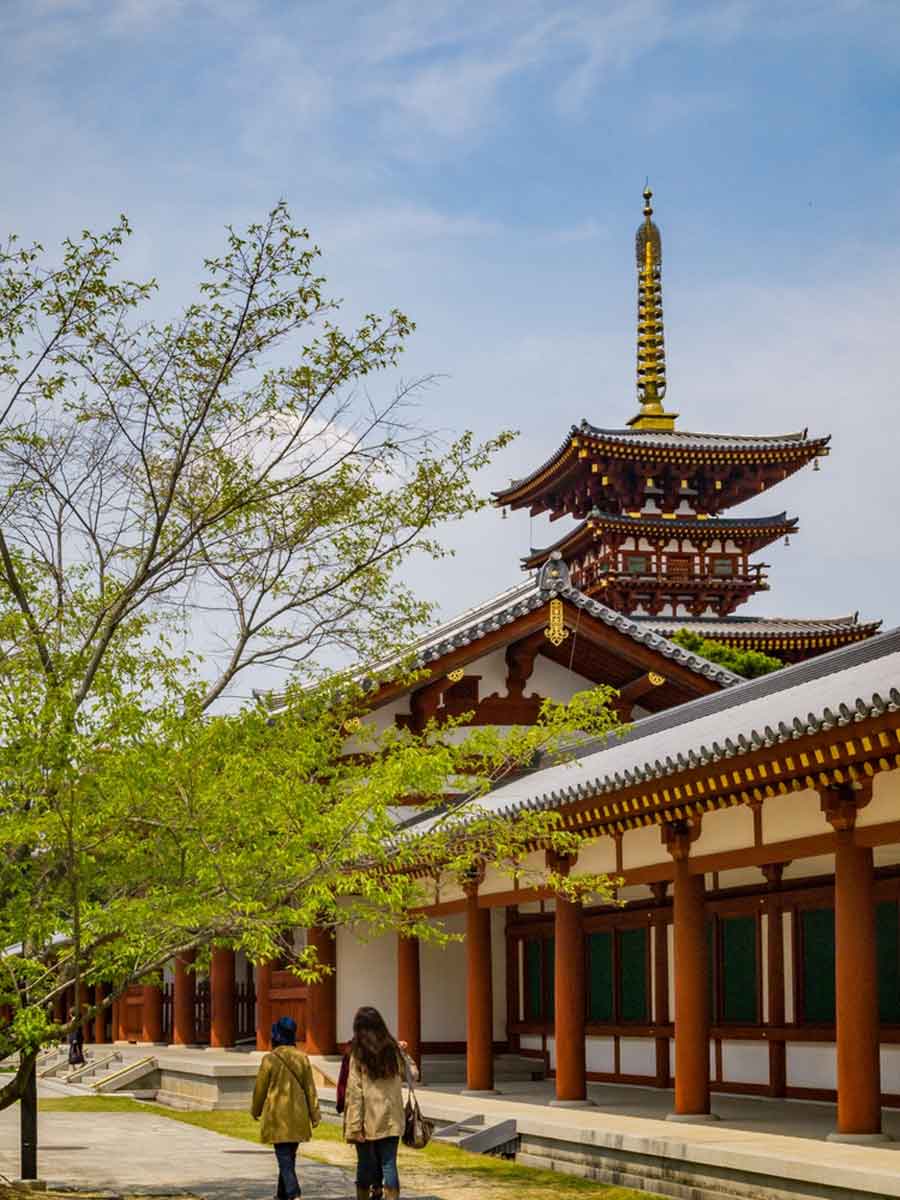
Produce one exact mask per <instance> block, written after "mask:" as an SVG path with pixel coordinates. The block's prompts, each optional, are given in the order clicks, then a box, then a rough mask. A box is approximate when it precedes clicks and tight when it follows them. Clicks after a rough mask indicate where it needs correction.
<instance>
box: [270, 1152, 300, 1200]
mask: <svg viewBox="0 0 900 1200" xmlns="http://www.w3.org/2000/svg"><path fill="white" fill-rule="evenodd" d="M298 1145H299V1142H276V1143H275V1158H276V1160H277V1162H278V1197H279V1200H295V1197H297V1196H299V1195H300V1182H299V1180H298V1179H297V1170H296V1166H295V1164H296V1162H297V1147H298Z"/></svg>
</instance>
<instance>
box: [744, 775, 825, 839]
mask: <svg viewBox="0 0 900 1200" xmlns="http://www.w3.org/2000/svg"><path fill="white" fill-rule="evenodd" d="M829 829H830V826H829V825H828V824H827V823H826V821H825V817H824V816H823V814H822V806H821V802H820V800H819V793H818V792H814V791H813V790H812V788H806V789H805V790H804V791H802V792H788V793H787V795H786V796H773V797H772V799H771V800H764V801H763V807H762V831H763V841H764V842H788V841H790V840H791V839H792V838H800V837H811V836H813V835H815V834H817V833H827V832H828V831H829ZM750 844H751V845H752V844H753V843H752V842H751V843H750Z"/></svg>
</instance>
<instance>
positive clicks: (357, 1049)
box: [338, 1008, 418, 1200]
mask: <svg viewBox="0 0 900 1200" xmlns="http://www.w3.org/2000/svg"><path fill="white" fill-rule="evenodd" d="M341 1076H342V1079H341V1080H340V1081H339V1087H338V1100H339V1106H340V1107H341V1108H343V1111H344V1140H345V1141H347V1142H350V1143H352V1144H353V1145H355V1146H356V1197H357V1200H370V1197H378V1196H381V1195H383V1196H384V1200H399V1196H400V1177H399V1175H398V1174H397V1149H398V1146H399V1144H400V1136H401V1134H402V1133H403V1128H404V1125H405V1123H406V1115H405V1111H404V1105H403V1083H404V1082H405V1080H406V1079H407V1077H410V1078H417V1077H418V1071H417V1070H416V1067H415V1064H414V1063H413V1062H412V1060H411V1059H410V1058H409V1057H408V1056H407V1054H406V1053H405V1046H404V1045H403V1043H401V1042H398V1041H397V1040H396V1038H394V1037H393V1036H392V1035H391V1033H390V1032H389V1031H388V1027H387V1025H385V1023H384V1018H383V1017H382V1015H381V1013H380V1012H379V1011H378V1010H377V1009H376V1008H361V1009H360V1010H359V1012H358V1013H357V1014H356V1016H355V1017H354V1018H353V1040H352V1042H351V1043H350V1049H349V1050H348V1052H347V1056H346V1059H345V1066H344V1067H343V1068H342V1071H341ZM341 1083H343V1085H344V1086H343V1087H341V1086H340V1085H341ZM382 1187H383V1189H384V1190H383V1192H382Z"/></svg>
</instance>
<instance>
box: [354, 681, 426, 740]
mask: <svg viewBox="0 0 900 1200" xmlns="http://www.w3.org/2000/svg"><path fill="white" fill-rule="evenodd" d="M420 686H421V685H420ZM409 711H410V709H409V693H408V692H407V693H406V695H403V696H400V697H398V699H396V700H391V701H390V703H388V704H382V706H381V707H380V708H376V709H373V711H372V712H369V713H366V715H365V716H364V717H363V719H362V723H363V725H365V726H366V727H367V728H368V729H371V730H373V731H374V732H375V733H382V732H383V731H384V730H385V729H388V728H390V726H391V725H393V724H394V718H395V717H396V716H398V715H400V714H401V713H402V714H405V715H407V716H408V715H409ZM361 744H364V745H363V746H362V748H366V747H369V748H371V747H370V743H369V742H368V741H367V739H366V738H365V737H363V738H348V739H347V742H346V743H345V746H344V749H345V751H346V752H347V753H350V752H351V748H353V749H355V748H358V747H359V746H360V745H361Z"/></svg>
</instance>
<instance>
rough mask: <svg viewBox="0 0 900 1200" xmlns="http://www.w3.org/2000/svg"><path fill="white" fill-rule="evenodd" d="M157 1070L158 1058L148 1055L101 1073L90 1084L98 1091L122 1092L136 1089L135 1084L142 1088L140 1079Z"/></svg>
mask: <svg viewBox="0 0 900 1200" xmlns="http://www.w3.org/2000/svg"><path fill="white" fill-rule="evenodd" d="M156 1070H157V1062H156V1059H155V1058H154V1057H153V1056H152V1055H147V1057H146V1058H139V1059H137V1060H136V1061H134V1062H129V1063H125V1065H124V1066H119V1067H117V1068H116V1070H115V1071H109V1072H107V1073H106V1074H105V1075H101V1076H100V1077H99V1078H98V1079H94V1080H92V1081H91V1083H90V1085H89V1086H90V1087H91V1088H92V1090H93V1091H94V1092H98V1093H106V1092H120V1091H122V1090H123V1089H125V1088H129V1089H134V1087H135V1085H137V1086H138V1088H140V1081H141V1080H142V1079H144V1077H145V1076H147V1075H151V1074H152V1073H153V1072H154V1071H156Z"/></svg>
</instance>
